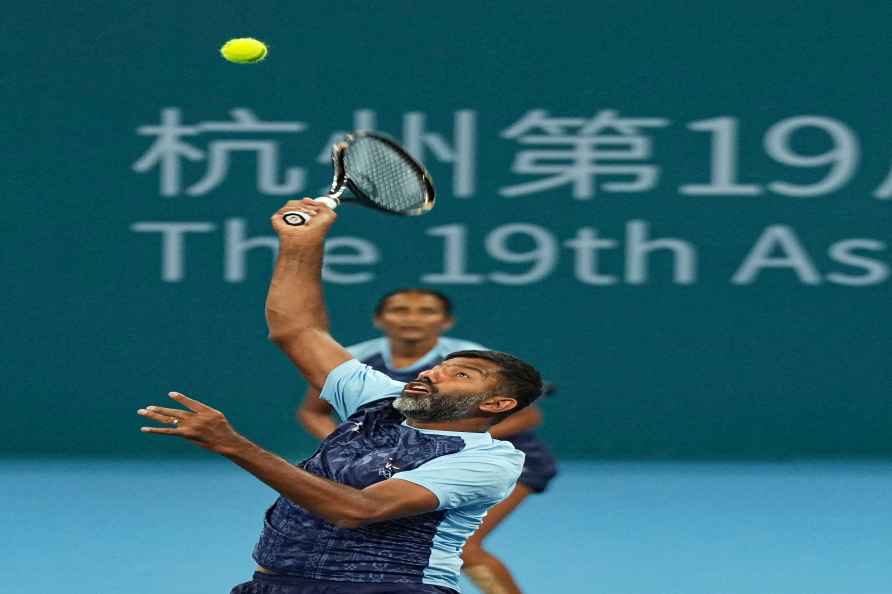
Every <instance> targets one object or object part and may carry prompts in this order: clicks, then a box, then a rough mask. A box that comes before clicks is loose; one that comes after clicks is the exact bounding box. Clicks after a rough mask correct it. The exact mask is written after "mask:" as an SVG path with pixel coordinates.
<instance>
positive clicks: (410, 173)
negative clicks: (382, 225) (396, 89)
mask: <svg viewBox="0 0 892 594" xmlns="http://www.w3.org/2000/svg"><path fill="white" fill-rule="evenodd" d="M332 162H333V163H334V169H335V177H334V181H333V182H332V189H331V193H332V194H336V195H337V196H340V193H342V192H343V190H344V189H345V188H349V189H350V192H351V193H352V194H353V196H354V197H355V199H357V200H359V201H360V202H363V203H365V204H366V205H367V206H370V207H372V208H376V209H378V210H383V211H385V212H390V213H393V214H399V215H404V216H417V215H421V214H424V213H426V212H428V211H429V210H430V209H432V208H433V207H434V202H435V200H436V196H435V194H436V192H435V190H434V183H433V180H432V179H431V176H430V174H429V173H428V172H427V170H426V169H425V168H424V166H423V165H422V164H421V163H419V162H418V161H417V160H416V159H415V158H414V157H412V155H410V154H409V153H408V152H407V151H406V150H405V149H404V148H403V147H401V146H400V145H399V143H397V142H396V141H395V140H393V139H392V138H390V137H389V136H387V135H385V134H381V133H380V132H370V131H359V132H352V133H350V134H347V135H346V137H345V138H344V141H343V142H342V143H338V144H336V145H335V146H333V147H332Z"/></svg>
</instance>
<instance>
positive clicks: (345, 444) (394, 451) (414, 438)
mask: <svg viewBox="0 0 892 594" xmlns="http://www.w3.org/2000/svg"><path fill="white" fill-rule="evenodd" d="M402 388H403V383H401V382H397V381H394V380H392V379H390V378H389V377H387V376H386V375H384V374H382V373H380V372H378V371H376V370H374V369H372V368H371V367H369V366H367V365H364V364H362V363H360V362H359V361H357V360H356V359H352V360H350V361H347V362H345V363H343V364H341V365H339V366H338V367H337V368H335V369H334V370H332V372H331V373H330V374H329V376H328V378H327V379H326V383H325V387H324V388H323V390H322V393H321V397H322V398H323V399H324V400H327V401H328V402H330V403H331V404H332V406H333V407H334V408H335V410H336V411H337V413H338V415H339V416H340V417H341V418H342V419H345V420H346V422H344V423H342V424H341V425H339V426H338V428H337V429H336V430H335V431H334V432H333V433H332V434H331V435H329V436H328V437H326V438H325V440H323V442H322V443H321V444H320V445H319V447H318V448H317V450H316V451H315V452H314V453H313V455H312V456H310V457H309V458H308V459H306V460H304V461H303V462H301V464H300V466H301V468H303V469H304V470H306V471H308V472H311V473H313V474H316V475H318V476H321V477H324V478H327V479H330V480H333V481H336V482H338V483H341V484H345V485H350V486H352V487H356V488H358V489H362V488H364V487H367V486H369V485H372V484H374V483H377V482H379V481H384V480H404V481H409V482H413V483H415V484H418V485H421V486H422V487H424V488H426V489H428V490H429V491H431V492H432V493H433V494H434V495H435V496H436V497H437V501H438V506H437V509H436V510H434V511H431V512H428V513H425V514H419V515H415V516H411V517H407V518H399V519H396V520H389V521H385V522H378V523H374V524H370V525H367V526H363V527H361V528H355V529H351V528H340V527H337V526H335V525H333V524H331V523H329V522H327V521H326V520H323V519H321V518H319V517H317V516H314V515H313V514H311V513H310V512H308V511H307V510H305V509H303V508H302V507H300V506H299V505H296V504H295V503H293V502H291V501H289V500H288V499H285V498H284V497H280V498H279V499H278V500H277V501H276V502H275V503H274V504H273V505H272V507H270V509H269V510H268V511H267V513H266V517H265V522H264V528H263V532H262V534H261V537H260V541H259V542H258V543H257V546H256V547H255V550H254V559H255V560H256V561H257V563H259V564H260V565H261V566H263V567H265V568H267V569H269V570H272V571H273V572H275V573H277V574H281V575H287V576H296V577H300V578H305V579H313V580H326V581H333V582H355V583H366V584H374V583H398V584H419V585H428V586H439V587H445V588H451V589H453V590H457V589H458V578H459V570H460V568H461V559H460V555H461V548H462V546H464V543H465V542H466V541H467V539H468V537H469V536H470V535H471V534H473V533H474V532H475V531H476V530H477V528H479V526H480V523H481V522H482V520H483V517H484V516H485V515H486V511H487V510H488V509H489V508H491V507H492V506H493V505H496V504H497V503H498V502H499V501H501V500H502V499H504V498H505V497H506V496H507V495H508V494H509V493H510V492H511V490H512V489H513V488H514V485H515V483H516V481H517V478H518V476H520V474H521V471H522V468H523V458H524V455H523V453H521V452H520V451H518V450H516V449H515V448H514V447H513V446H512V445H511V444H510V443H507V442H504V441H498V440H495V439H493V438H492V436H491V435H490V434H489V433H486V432H482V433H471V432H461V431H439V430H430V429H417V428H414V427H411V426H409V425H408V424H407V423H406V422H405V419H404V417H403V416H402V415H401V414H400V413H399V411H397V410H396V409H395V408H393V406H392V405H391V404H392V402H393V399H394V397H396V396H399V394H400V393H401V391H402Z"/></svg>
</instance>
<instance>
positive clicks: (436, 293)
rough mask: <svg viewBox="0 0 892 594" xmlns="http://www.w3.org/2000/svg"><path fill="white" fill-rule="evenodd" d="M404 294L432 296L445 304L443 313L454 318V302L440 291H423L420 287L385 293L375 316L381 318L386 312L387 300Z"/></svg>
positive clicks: (379, 300)
mask: <svg viewBox="0 0 892 594" xmlns="http://www.w3.org/2000/svg"><path fill="white" fill-rule="evenodd" d="M403 293H417V294H419V295H431V296H432V297H436V298H437V299H439V300H440V303H442V304H443V312H444V313H445V314H446V315H447V316H450V317H451V316H452V300H450V299H449V297H447V296H446V295H444V294H443V293H441V292H439V291H434V290H433V289H422V288H420V287H406V288H403V289H396V290H394V291H390V292H389V293H385V294H384V295H382V296H381V298H380V299H378V303H377V304H376V305H375V315H376V316H380V315H381V314H382V313H383V312H384V307H385V306H386V305H387V300H388V299H390V298H391V297H393V296H395V295H402V294H403Z"/></svg>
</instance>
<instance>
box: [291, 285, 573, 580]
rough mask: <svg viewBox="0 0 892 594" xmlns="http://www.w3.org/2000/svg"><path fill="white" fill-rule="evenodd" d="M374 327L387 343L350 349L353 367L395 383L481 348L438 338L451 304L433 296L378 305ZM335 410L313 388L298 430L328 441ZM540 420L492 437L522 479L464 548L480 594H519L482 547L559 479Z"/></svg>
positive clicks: (421, 292) (413, 292)
mask: <svg viewBox="0 0 892 594" xmlns="http://www.w3.org/2000/svg"><path fill="white" fill-rule="evenodd" d="M372 322H373V324H374V326H375V327H376V328H377V329H378V330H380V331H381V332H382V333H383V334H384V336H382V337H378V338H373V339H371V340H367V341H365V342H361V343H359V344H355V345H353V346H349V347H347V350H348V351H349V352H350V354H351V355H353V356H354V357H355V358H356V359H357V360H359V361H361V362H362V363H365V364H366V365H368V366H369V367H372V368H373V369H377V370H378V371H380V372H381V373H384V374H386V375H387V376H389V377H390V378H392V379H395V380H398V381H411V380H412V379H414V378H415V377H416V376H417V375H418V374H419V373H420V372H422V371H426V370H428V369H431V368H433V367H434V366H436V365H438V364H440V363H441V362H442V361H443V360H444V359H445V358H446V356H447V355H449V354H450V353H452V352H455V351H461V350H469V349H470V350H484V349H485V347H483V346H481V345H479V344H477V343H474V342H470V341H467V340H462V339H458V338H451V337H447V336H443V333H444V332H448V331H449V330H450V329H451V328H452V326H453V324H454V323H455V318H454V317H453V306H452V302H451V300H450V299H449V298H448V297H447V296H446V295H444V294H442V293H440V292H438V291H432V290H430V289H422V288H408V289H398V290H396V291H392V292H390V293H388V294H386V295H384V296H383V297H381V298H380V299H379V300H378V304H377V305H376V307H375V315H374V317H373V320H372ZM332 413H333V408H332V406H331V405H330V404H329V403H328V402H327V401H325V400H323V399H321V398H320V397H319V391H318V390H316V389H315V388H313V387H312V386H310V387H309V388H308V389H307V392H306V394H305V396H304V399H303V401H302V402H301V406H300V408H298V411H297V417H298V420H299V421H300V423H301V424H302V425H303V426H304V427H305V428H306V429H307V430H308V431H310V433H312V434H313V435H315V436H317V437H319V438H320V439H322V438H325V437H326V436H328V435H329V434H331V432H332V431H334V430H335V428H336V424H335V422H334V420H333V419H332ZM541 423H542V413H541V412H540V411H539V409H538V407H537V406H536V405H535V404H533V405H531V406H529V407H527V408H525V409H523V410H522V411H520V412H518V413H516V414H513V415H511V416H510V417H508V418H507V419H505V420H504V421H501V422H499V423H497V424H495V425H494V426H493V427H492V428H491V429H490V430H489V433H490V435H492V436H493V437H494V438H496V439H505V440H508V441H510V442H511V443H512V444H514V447H515V448H517V449H519V450H520V451H522V452H524V454H526V459H525V461H524V465H523V474H521V475H520V480H519V481H518V482H517V486H516V487H514V490H513V491H512V492H511V495H509V496H508V497H507V498H506V499H505V500H504V501H502V502H501V503H499V504H497V505H496V506H495V507H493V508H492V509H491V510H489V513H488V514H487V516H486V519H485V520H484V521H483V525H482V526H481V527H480V529H478V530H477V532H475V533H474V535H473V536H471V538H469V539H468V542H467V543H466V544H465V547H464V549H463V553H462V560H463V561H464V563H463V565H462V571H464V572H465V573H466V575H467V576H468V577H469V578H470V579H471V581H473V582H474V584H475V585H476V586H477V587H478V588H479V589H480V590H481V591H482V592H483V593H484V594H521V590H520V588H519V587H518V585H517V583H516V582H515V580H514V578H513V577H512V575H511V572H510V571H509V570H508V568H507V567H506V566H505V564H504V563H503V562H502V561H501V560H500V559H499V558H498V557H497V556H495V555H494V554H492V553H491V552H490V551H488V550H486V549H485V548H484V546H483V542H484V539H485V538H486V537H487V536H488V535H489V534H491V533H492V531H493V530H495V528H496V527H497V526H498V525H499V524H500V523H501V522H502V521H503V520H504V519H505V518H506V517H507V516H508V515H509V514H510V513H511V512H512V511H514V510H515V509H517V507H518V506H519V505H520V504H521V503H522V502H523V500H524V499H525V498H526V497H527V496H528V495H530V494H531V493H542V492H543V491H545V489H546V487H547V486H548V483H549V482H550V481H551V479H552V478H553V477H554V476H555V474H556V468H557V465H556V462H555V459H554V457H553V456H552V455H551V453H550V452H549V451H548V448H547V447H546V445H545V443H544V442H543V441H542V440H541V439H540V438H539V437H538V436H537V435H536V433H535V431H534V429H535V428H536V427H537V426H539V425H540V424H541Z"/></svg>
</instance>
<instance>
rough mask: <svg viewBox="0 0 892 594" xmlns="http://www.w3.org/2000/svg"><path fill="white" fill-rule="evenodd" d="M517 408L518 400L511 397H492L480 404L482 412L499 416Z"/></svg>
mask: <svg viewBox="0 0 892 594" xmlns="http://www.w3.org/2000/svg"><path fill="white" fill-rule="evenodd" d="M515 408H517V399H516V398H512V397H511V396H491V397H489V398H487V399H486V400H484V401H483V402H481V403H480V410H482V411H483V412H485V413H489V414H493V415H498V414H501V413H506V412H509V411H511V410H514V409H515Z"/></svg>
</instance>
